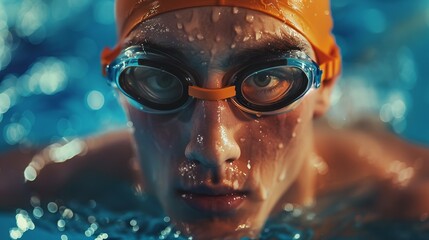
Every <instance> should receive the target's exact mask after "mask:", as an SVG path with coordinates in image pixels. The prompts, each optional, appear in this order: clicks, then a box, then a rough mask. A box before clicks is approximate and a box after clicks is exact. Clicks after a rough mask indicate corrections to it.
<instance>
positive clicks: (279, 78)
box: [241, 66, 307, 105]
mask: <svg viewBox="0 0 429 240" xmlns="http://www.w3.org/2000/svg"><path fill="white" fill-rule="evenodd" d="M306 78H307V77H306V75H305V73H304V72H303V71H302V70H301V69H298V68H295V67H290V66H279V67H273V68H268V69H263V70H260V71H258V72H255V73H253V74H251V75H249V76H247V77H246V78H245V79H244V80H243V83H242V85H241V91H242V94H243V97H244V98H245V99H246V100H247V101H249V102H250V103H252V104H256V105H271V104H273V103H277V102H279V101H282V100H283V99H285V98H286V97H289V96H290V95H291V94H295V93H294V89H299V85H302V84H305V83H306V82H307V79H306ZM296 87H298V88H296Z"/></svg>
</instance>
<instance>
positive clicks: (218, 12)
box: [212, 9, 221, 23]
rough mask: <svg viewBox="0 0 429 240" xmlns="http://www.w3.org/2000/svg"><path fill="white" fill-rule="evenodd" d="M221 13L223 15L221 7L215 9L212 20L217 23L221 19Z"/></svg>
mask: <svg viewBox="0 0 429 240" xmlns="http://www.w3.org/2000/svg"><path fill="white" fill-rule="evenodd" d="M220 15H221V12H220V11H219V9H214V10H213V11H212V22H214V23H215V22H217V21H219V19H220Z"/></svg>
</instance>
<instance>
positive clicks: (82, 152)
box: [0, 130, 139, 208]
mask: <svg viewBox="0 0 429 240" xmlns="http://www.w3.org/2000/svg"><path fill="white" fill-rule="evenodd" d="M56 153H58V154H56ZM136 162H137V161H136V157H135V152H134V147H133V141H132V134H131V133H130V131H129V130H118V131H114V132H109V133H103V134H100V135H97V136H91V137H88V138H75V139H72V140H69V141H66V142H62V143H55V144H51V145H49V146H46V147H42V148H33V149H15V150H11V151H9V152H6V153H2V154H0V195H1V196H7V197H2V198H0V208H9V207H16V206H20V205H21V204H23V203H26V202H28V199H29V198H30V197H31V196H34V195H35V196H40V197H42V198H50V197H57V196H59V195H61V194H62V193H66V194H69V193H70V191H68V189H73V188H74V186H77V185H79V184H82V183H83V181H86V182H87V183H90V184H85V185H82V189H83V187H88V188H89V189H88V191H87V192H91V191H92V190H97V189H103V188H100V186H104V187H105V184H106V181H109V182H110V183H112V182H124V183H126V182H128V183H129V184H134V183H135V182H136V181H138V180H139V174H138V167H137V163H136Z"/></svg>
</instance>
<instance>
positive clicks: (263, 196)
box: [261, 187, 268, 200]
mask: <svg viewBox="0 0 429 240" xmlns="http://www.w3.org/2000/svg"><path fill="white" fill-rule="evenodd" d="M267 198H268V191H267V189H266V188H264V187H262V188H261V199H262V200H267Z"/></svg>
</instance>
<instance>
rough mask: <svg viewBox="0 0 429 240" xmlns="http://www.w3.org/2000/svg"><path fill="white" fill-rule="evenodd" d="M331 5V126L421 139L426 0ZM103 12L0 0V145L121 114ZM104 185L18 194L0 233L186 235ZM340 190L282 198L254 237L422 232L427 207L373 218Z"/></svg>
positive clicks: (109, 6) (74, 4)
mask: <svg viewBox="0 0 429 240" xmlns="http://www.w3.org/2000/svg"><path fill="white" fill-rule="evenodd" d="M332 7H333V16H334V20H335V29H334V33H335V35H336V37H337V41H338V42H339V44H340V46H341V51H342V54H343V59H344V69H343V75H342V78H341V81H340V82H339V84H338V87H337V88H336V89H335V91H334V94H333V98H332V103H333V107H332V110H331V111H330V113H329V116H328V119H329V123H330V124H331V125H332V126H333V127H336V128H341V127H343V126H345V125H347V124H349V123H350V122H352V121H353V120H354V119H358V118H360V117H362V116H365V115H368V114H369V115H372V116H376V117H378V118H379V119H380V121H383V122H385V123H386V124H388V125H389V126H391V128H392V130H393V131H395V132H396V133H397V134H400V135H401V136H402V137H404V138H406V139H408V140H410V141H412V142H416V143H419V144H424V145H429V128H427V127H426V125H427V123H428V122H429V114H428V111H427V109H429V97H428V94H427V92H428V90H429V81H427V76H429V68H428V67H427V66H426V65H427V62H428V60H429V59H428V57H427V53H428V52H429V44H427V43H428V42H429V15H428V14H427V13H428V12H429V1H427V0H413V1H406V0H391V1H385V0H361V1H354V0H332ZM112 11H113V0H74V1H50V0H2V1H0V151H7V150H10V149H14V148H18V147H28V146H42V145H47V144H50V143H53V142H56V141H58V140H64V139H66V140H72V139H74V138H76V137H85V136H88V135H92V134H95V133H101V132H106V131H110V130H114V129H118V128H123V127H124V126H126V125H127V120H126V118H125V114H124V112H123V111H122V109H121V108H120V107H119V105H118V103H117V100H116V97H115V94H114V92H113V91H112V90H111V89H110V87H109V86H107V84H106V83H105V80H104V79H103V78H102V77H101V75H100V65H99V53H100V52H101V50H102V48H103V47H104V46H113V45H114V44H115V40H116V39H115V31H114V18H113V14H112ZM88 119H91V121H89V120H88ZM110 187H111V186H110V185H109V189H110V192H107V193H106V192H104V193H98V192H94V193H93V194H92V195H93V197H92V198H91V199H92V200H91V201H89V200H79V199H78V198H76V199H68V198H66V197H64V199H52V200H40V199H38V198H37V197H33V198H32V199H28V203H29V207H24V206H23V207H22V208H20V209H16V210H13V211H11V212H1V213H0V239H1V240H3V239H61V240H68V239H106V238H107V239H150V238H153V239H177V238H184V239H187V238H188V237H187V236H182V235H181V234H179V233H177V232H176V230H175V229H174V227H173V226H170V222H169V218H168V217H166V216H163V215H162V213H161V212H160V211H159V212H157V210H156V209H159V208H157V207H153V205H152V203H151V201H150V200H149V199H148V198H147V197H145V196H144V195H140V194H137V195H136V194H135V193H134V190H133V188H132V187H129V186H124V185H120V184H119V185H118V186H115V187H113V186H112V188H110ZM347 191H349V192H346V193H345V192H341V193H337V194H332V195H330V196H327V197H326V198H325V199H323V200H321V201H320V202H319V203H318V204H317V205H316V206H314V207H312V208H306V209H301V208H297V207H296V206H290V205H288V206H285V210H284V211H283V212H282V213H281V214H279V215H278V216H275V217H273V218H272V219H271V220H270V221H269V222H268V223H267V226H266V228H265V230H264V231H263V232H262V235H261V238H263V239H310V238H312V237H313V238H316V237H318V236H323V238H324V239H429V224H428V220H427V218H428V216H425V215H422V218H421V220H420V221H415V222H392V221H386V220H377V217H376V216H375V217H374V216H373V215H372V213H371V212H365V210H364V209H365V206H366V204H369V203H370V200H371V198H372V197H373V196H374V194H361V191H360V190H359V189H349V190H347ZM118 192H120V193H121V194H123V195H124V196H129V197H128V198H126V197H124V198H123V199H128V201H130V202H131V203H132V204H126V205H127V206H129V209H121V208H120V206H121V205H124V204H120V203H121V202H120V200H118V199H112V198H111V195H112V193H115V195H117V193H118ZM339 196H340V197H339ZM345 196H348V197H345ZM1 197H5V196H1ZM66 199H67V200H66ZM337 199H341V202H337ZM115 201H117V202H115ZM154 209H155V211H154ZM366 211H368V210H366ZM369 216H370V217H369ZM321 229H325V230H326V229H328V230H326V231H325V230H321Z"/></svg>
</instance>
